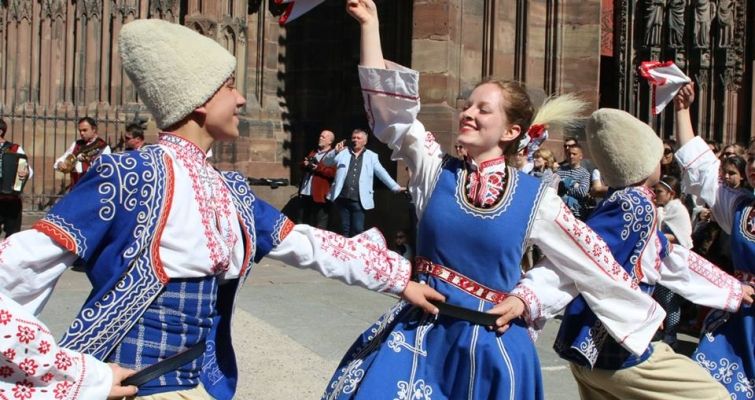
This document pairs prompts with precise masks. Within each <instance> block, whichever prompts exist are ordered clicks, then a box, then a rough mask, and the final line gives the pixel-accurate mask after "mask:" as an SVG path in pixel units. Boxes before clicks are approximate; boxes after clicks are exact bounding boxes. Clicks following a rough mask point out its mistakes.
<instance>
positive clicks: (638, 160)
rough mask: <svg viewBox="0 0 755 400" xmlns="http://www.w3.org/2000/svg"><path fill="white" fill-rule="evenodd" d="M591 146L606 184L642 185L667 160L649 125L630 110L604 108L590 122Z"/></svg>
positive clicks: (612, 185) (589, 146) (588, 137)
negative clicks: (664, 158)
mask: <svg viewBox="0 0 755 400" xmlns="http://www.w3.org/2000/svg"><path fill="white" fill-rule="evenodd" d="M586 132H587V147H588V148H589V149H590V156H591V157H592V160H593V162H595V166H597V167H598V169H599V170H600V176H601V177H602V178H603V181H604V182H605V183H606V185H608V186H610V187H614V188H620V187H624V186H629V185H632V184H635V183H638V182H640V181H642V180H644V179H645V178H647V177H648V176H650V174H652V173H653V171H655V169H656V168H657V167H658V166H659V165H660V162H661V158H663V142H662V141H661V139H660V138H659V137H658V135H656V134H655V131H653V129H652V128H651V127H650V126H648V125H647V124H646V123H644V122H642V121H640V120H639V119H637V118H635V117H634V116H632V114H629V113H628V112H626V111H621V110H615V109H612V108H601V109H600V110H598V111H595V112H594V113H592V115H591V116H590V118H589V119H588V120H587V126H586Z"/></svg>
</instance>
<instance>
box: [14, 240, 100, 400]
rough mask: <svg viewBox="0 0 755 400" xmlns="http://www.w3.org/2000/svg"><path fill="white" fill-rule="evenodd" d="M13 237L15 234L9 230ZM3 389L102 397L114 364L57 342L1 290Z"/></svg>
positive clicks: (36, 395)
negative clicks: (59, 345) (109, 364)
mask: <svg viewBox="0 0 755 400" xmlns="http://www.w3.org/2000/svg"><path fill="white" fill-rule="evenodd" d="M11 237H12V236H11ZM0 353H2V357H1V359H0V392H2V393H5V394H6V395H7V397H5V396H0V397H3V398H15V399H30V400H36V399H45V400H46V399H51V400H52V399H56V400H57V399H104V398H106V397H107V395H108V393H109V392H110V388H111V385H112V382H113V376H112V371H111V369H110V367H109V366H108V365H107V364H105V363H103V362H101V361H99V360H97V359H95V358H94V357H92V356H90V355H87V354H83V353H78V352H75V351H72V350H68V349H64V348H61V347H58V345H57V343H56V342H55V339H54V338H53V336H52V334H51V333H50V330H49V329H47V327H46V326H45V325H44V324H43V323H42V322H41V321H39V320H37V319H36V318H35V317H34V316H33V315H31V314H30V313H29V312H28V311H26V310H25V309H24V308H23V307H22V306H21V305H19V304H18V303H16V302H14V301H13V300H11V299H10V298H8V297H7V296H6V295H5V294H0Z"/></svg>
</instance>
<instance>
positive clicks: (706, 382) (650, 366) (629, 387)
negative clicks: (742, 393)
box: [571, 342, 730, 400]
mask: <svg viewBox="0 0 755 400" xmlns="http://www.w3.org/2000/svg"><path fill="white" fill-rule="evenodd" d="M571 371H572V373H573V374H574V378H576V379H577V385H578V386H579V395H580V397H581V398H582V399H583V400H644V399H647V400H694V399H700V400H729V399H730V397H729V393H728V392H727V391H726V388H724V387H723V385H721V384H720V383H718V382H716V380H715V379H713V377H712V376H710V374H709V373H708V371H706V370H704V369H703V368H702V367H700V366H699V365H697V364H696V363H695V362H694V361H692V360H691V359H690V358H689V357H687V356H684V355H682V354H677V353H675V352H674V350H672V349H671V347H669V346H668V345H667V344H665V343H663V342H657V343H653V354H652V355H651V356H650V358H649V359H647V360H645V362H643V363H640V364H638V365H635V366H634V367H631V368H625V369H620V370H606V369H597V368H596V369H592V370H591V369H589V368H585V367H581V366H579V365H576V364H571Z"/></svg>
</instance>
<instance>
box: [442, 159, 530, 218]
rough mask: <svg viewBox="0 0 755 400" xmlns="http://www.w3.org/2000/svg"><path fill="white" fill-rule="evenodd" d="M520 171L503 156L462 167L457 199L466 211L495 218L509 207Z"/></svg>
mask: <svg viewBox="0 0 755 400" xmlns="http://www.w3.org/2000/svg"><path fill="white" fill-rule="evenodd" d="M517 183H518V176H517V172H516V170H515V169H513V168H509V167H507V166H506V162H505V160H504V159H503V158H497V159H495V160H490V161H486V162H484V163H482V164H481V165H480V166H479V167H474V166H471V167H470V166H469V165H467V166H466V168H460V169H459V171H458V174H457V184H456V185H457V189H456V202H457V203H458V204H459V206H460V207H461V208H462V210H464V211H465V212H466V213H468V214H471V215H474V216H477V217H480V218H495V217H497V216H499V215H501V213H503V212H504V211H506V209H508V207H509V205H510V204H511V201H512V200H513V198H514V193H515V192H516V186H517Z"/></svg>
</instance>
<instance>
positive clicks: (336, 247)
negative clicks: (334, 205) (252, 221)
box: [267, 225, 411, 294]
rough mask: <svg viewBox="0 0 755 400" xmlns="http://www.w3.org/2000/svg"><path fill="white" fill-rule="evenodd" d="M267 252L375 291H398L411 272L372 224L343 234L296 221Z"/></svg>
mask: <svg viewBox="0 0 755 400" xmlns="http://www.w3.org/2000/svg"><path fill="white" fill-rule="evenodd" d="M267 256H268V257H270V258H272V259H274V260H278V261H282V262H284V263H286V264H289V265H292V266H295V267H299V268H311V269H314V270H317V271H319V272H320V273H321V274H323V275H325V276H326V277H328V278H335V279H338V280H340V281H342V282H345V283H347V284H349V285H359V286H363V287H365V288H367V289H371V290H375V291H378V292H390V293H395V294H400V293H402V292H403V291H404V288H405V287H406V284H407V282H408V281H409V277H410V276H411V264H410V263H409V261H407V260H406V259H404V258H403V257H401V255H400V254H397V253H395V252H393V251H390V250H388V247H387V246H386V242H385V238H384V237H383V235H382V234H381V233H380V231H379V230H377V229H375V228H372V229H370V230H368V231H365V232H362V233H361V234H359V235H357V236H354V237H353V238H346V237H343V236H341V235H338V234H335V233H333V232H328V231H325V230H322V229H317V228H313V227H311V226H309V225H296V226H295V227H294V229H293V230H292V231H291V233H289V234H288V236H286V237H285V239H283V240H282V241H281V242H280V244H279V245H278V246H276V247H275V248H274V249H273V250H272V251H271V252H270V253H269V254H268V255H267Z"/></svg>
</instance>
